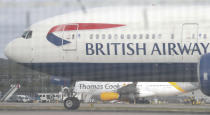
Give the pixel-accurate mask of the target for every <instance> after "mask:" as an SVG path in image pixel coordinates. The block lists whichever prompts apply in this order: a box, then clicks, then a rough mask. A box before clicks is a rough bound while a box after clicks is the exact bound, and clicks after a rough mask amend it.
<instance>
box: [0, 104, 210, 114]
mask: <svg viewBox="0 0 210 115" xmlns="http://www.w3.org/2000/svg"><path fill="white" fill-rule="evenodd" d="M75 114H76V115H99V114H100V115H107V114H108V115H137V114H138V115H210V105H190V104H126V103H124V104H94V105H93V104H81V106H80V108H79V109H78V110H76V111H68V110H66V109H65V108H64V107H63V104H62V103H0V115H75Z"/></svg>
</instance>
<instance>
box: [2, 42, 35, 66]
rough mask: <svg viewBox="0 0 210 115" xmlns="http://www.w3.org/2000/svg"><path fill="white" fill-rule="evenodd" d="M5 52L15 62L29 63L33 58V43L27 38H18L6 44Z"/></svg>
mask: <svg viewBox="0 0 210 115" xmlns="http://www.w3.org/2000/svg"><path fill="white" fill-rule="evenodd" d="M4 54H5V56H7V58H8V59H10V60H13V61H15V62H18V63H28V62H30V61H31V60H32V48H31V44H30V43H29V42H28V41H27V40H24V39H21V38H17V39H15V40H13V41H11V42H10V43H9V44H8V45H7V46H6V48H5V49H4Z"/></svg>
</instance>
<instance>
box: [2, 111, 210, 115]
mask: <svg viewBox="0 0 210 115" xmlns="http://www.w3.org/2000/svg"><path fill="white" fill-rule="evenodd" d="M107 114H108V115H209V113H190V112H188V113H183V112H110V111H103V112H100V111H96V112H91V111H74V112H69V111H0V115H107Z"/></svg>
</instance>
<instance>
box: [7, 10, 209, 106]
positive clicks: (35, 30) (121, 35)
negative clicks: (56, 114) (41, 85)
mask: <svg viewBox="0 0 210 115" xmlns="http://www.w3.org/2000/svg"><path fill="white" fill-rule="evenodd" d="M209 11H210V8H208V7H205V6H202V7H199V6H196V7H175V6H172V7H160V6H151V7H139V6H132V7H130V6H119V7H104V8H94V9H89V10H87V12H88V13H86V14H84V13H83V12H81V11H77V12H73V13H70V14H64V15H60V16H56V17H53V18H49V19H46V20H43V21H40V22H38V23H36V24H33V25H31V26H30V27H29V28H28V29H27V30H26V31H25V32H24V34H23V35H22V36H21V37H19V38H17V39H15V40H13V41H11V42H10V43H9V44H8V45H7V47H6V48H5V55H6V56H7V57H8V58H9V59H11V60H13V61H15V62H17V63H20V64H23V65H25V66H27V67H30V68H32V69H35V70H38V71H41V72H45V73H47V74H49V75H53V76H58V77H68V78H70V79H71V81H72V83H71V84H72V86H74V84H75V82H76V81H81V80H84V81H118V82H119V81H132V82H137V81H141V82H143V81H150V82H151V81H156V82H170V81H171V82H186V81H187V82H197V81H199V82H200V88H201V91H202V92H203V93H204V94H206V95H208V96H210V75H209V73H210V64H209V60H210V54H209V52H210V46H209V43H210V37H209V36H210V35H209V31H210V23H209V22H210V16H209ZM69 96H70V97H69V98H67V99H66V100H65V101H64V105H65V107H66V108H67V109H70V110H71V109H77V108H78V107H79V104H80V103H79V100H78V99H77V98H75V97H74V96H73V95H72V91H70V95H69Z"/></svg>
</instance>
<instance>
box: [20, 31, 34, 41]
mask: <svg viewBox="0 0 210 115" xmlns="http://www.w3.org/2000/svg"><path fill="white" fill-rule="evenodd" d="M31 37H32V31H31V30H28V31H25V32H24V33H23V35H22V38H24V39H30V38H31Z"/></svg>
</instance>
